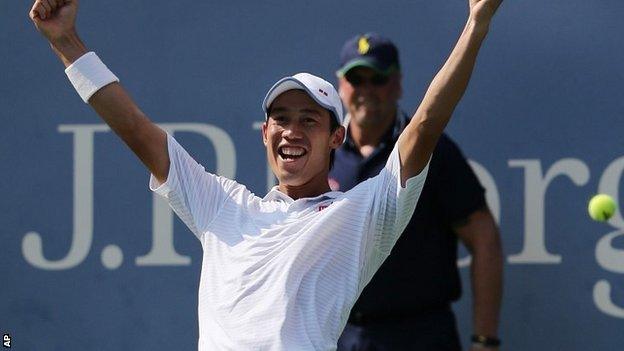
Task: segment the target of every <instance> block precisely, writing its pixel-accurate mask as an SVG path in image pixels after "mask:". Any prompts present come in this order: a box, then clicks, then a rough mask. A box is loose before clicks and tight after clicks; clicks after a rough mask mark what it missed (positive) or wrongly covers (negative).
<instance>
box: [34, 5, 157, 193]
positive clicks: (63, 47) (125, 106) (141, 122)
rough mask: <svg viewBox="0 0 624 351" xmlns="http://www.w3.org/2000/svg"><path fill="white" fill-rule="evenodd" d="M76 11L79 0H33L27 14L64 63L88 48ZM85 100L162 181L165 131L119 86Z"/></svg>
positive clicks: (69, 61)
mask: <svg viewBox="0 0 624 351" xmlns="http://www.w3.org/2000/svg"><path fill="white" fill-rule="evenodd" d="M77 11H78V0H36V1H35V3H34V5H33V7H32V9H31V10H30V14H29V15H30V18H31V19H32V21H33V22H34V23H35V27H37V30H38V31H39V32H40V33H41V34H42V35H43V36H44V37H45V38H46V39H48V41H49V42H50V46H51V47H52V49H53V50H54V52H55V53H56V54H57V55H58V57H59V58H60V59H61V61H63V63H64V64H65V67H69V66H70V65H72V64H73V63H74V62H75V61H76V60H78V59H79V58H80V57H82V56H83V55H84V54H86V53H87V52H88V50H87V48H86V46H85V45H84V44H83V43H82V41H81V40H80V37H79V36H78V33H77V31H76V27H75V22H76V21H75V20H76V13H77ZM88 101H89V104H90V105H91V107H93V109H94V110H95V111H96V112H97V114H98V115H100V117H102V119H103V120H104V122H106V124H108V125H109V126H110V128H111V129H112V130H113V131H114V132H115V133H116V134H117V135H118V136H119V137H121V139H122V140H123V141H124V142H125V143H126V144H127V145H128V146H129V147H130V149H132V151H133V152H134V153H135V154H136V155H137V156H138V157H139V159H141V162H143V164H144V165H145V166H146V167H147V168H148V169H149V170H150V172H152V174H154V176H155V177H156V179H158V180H159V181H161V182H164V181H165V180H166V179H167V172H168V171H169V155H168V153H167V135H166V133H165V132H164V131H163V130H162V129H160V128H159V127H158V126H156V125H155V124H154V123H152V122H151V121H150V120H149V119H148V118H147V116H145V114H144V113H143V112H142V111H141V110H140V109H139V107H138V106H137V105H136V104H135V103H134V101H132V99H131V98H130V96H129V95H128V93H127V92H126V91H125V90H124V89H123V88H122V86H121V85H120V84H119V83H117V82H114V83H111V84H108V85H106V86H104V87H103V88H101V89H99V90H98V91H97V92H96V93H95V94H93V95H92V96H91V97H90V98H89V100H88Z"/></svg>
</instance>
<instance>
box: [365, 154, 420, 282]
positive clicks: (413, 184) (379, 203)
mask: <svg viewBox="0 0 624 351" xmlns="http://www.w3.org/2000/svg"><path fill="white" fill-rule="evenodd" d="M428 169H429V163H427V165H426V166H425V167H424V168H423V170H422V171H421V172H420V173H419V174H418V175H416V176H413V177H411V178H409V179H408V180H407V181H406V182H405V187H403V186H401V160H400V155H399V148H398V143H397V144H396V145H395V146H394V149H393V150H392V152H391V153H390V157H389V158H388V161H387V163H386V165H385V167H384V168H383V169H382V170H381V172H380V173H379V175H377V176H376V177H374V178H371V179H369V181H370V185H369V186H370V187H369V189H370V191H371V192H372V194H371V196H373V197H374V200H373V205H372V206H373V208H372V210H371V216H372V217H371V228H370V232H369V233H368V235H367V237H366V240H367V241H368V242H367V244H366V245H365V246H366V247H367V249H366V250H365V251H366V253H365V256H366V257H365V259H364V267H363V272H362V273H363V274H362V282H363V283H364V284H366V283H368V281H369V280H370V279H371V278H372V276H373V274H375V272H376V271H377V269H378V268H379V267H380V266H381V264H382V263H383V261H384V260H385V259H386V257H388V255H389V254H390V251H391V250H392V247H393V246H394V244H395V243H396V241H397V240H398V238H399V236H400V235H401V233H402V232H403V230H404V229H405V227H406V226H407V224H408V222H409V220H410V218H411V217H412V214H413V213H414V209H415V208H416V203H417V202H418V198H419V197H420V193H421V192H422V189H423V185H424V184H425V180H426V178H427V172H428Z"/></svg>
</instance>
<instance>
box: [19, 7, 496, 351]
mask: <svg viewBox="0 0 624 351" xmlns="http://www.w3.org/2000/svg"><path fill="white" fill-rule="evenodd" d="M500 3H501V0H469V7H470V14H469V17H468V21H467V24H466V26H465V28H464V30H463V33H462V34H461V36H460V38H459V40H458V42H457V44H456V46H455V48H454V49H453V51H452V53H451V55H450V57H449V59H448V60H447V62H446V63H445V64H444V66H443V67H442V69H441V70H440V72H439V73H438V74H437V75H436V77H435V78H434V80H433V82H432V83H431V85H430V87H429V89H428V90H427V93H426V95H425V97H424V98H423V101H422V103H421V105H420V107H419V108H418V110H417V111H416V113H415V116H414V118H413V119H412V121H411V122H410V123H409V125H408V126H407V127H406V128H405V130H404V132H403V133H402V134H401V136H400V137H399V140H398V142H397V144H396V146H395V148H394V150H393V151H392V154H391V156H390V157H389V159H388V162H387V164H386V166H385V168H384V169H383V170H382V171H381V173H380V174H379V175H378V176H376V177H374V178H371V179H369V180H368V181H365V182H363V183H360V184H359V185H358V186H356V187H355V188H353V189H351V190H350V191H348V192H345V193H342V192H332V191H331V190H330V187H329V185H328V182H327V175H328V172H329V169H330V163H331V156H332V153H333V151H334V150H335V149H336V148H338V147H339V146H340V145H341V143H342V142H343V140H344V136H345V129H344V128H343V127H342V125H341V124H342V122H343V116H344V113H343V107H342V104H341V102H340V98H339V96H338V93H337V92H336V90H335V89H334V87H333V86H332V85H331V84H330V83H328V82H326V81H325V80H323V79H321V78H319V77H316V76H314V75H311V74H308V73H299V74H295V75H293V76H291V77H286V78H283V79H281V80H279V81H278V82H277V83H275V85H274V86H273V87H272V88H271V89H270V90H269V91H268V93H267V94H266V97H265V99H264V102H263V106H262V107H263V109H264V112H265V115H266V122H265V123H264V125H263V127H262V139H263V141H264V145H265V146H266V152H267V158H268V160H269V163H270V165H271V168H272V170H273V172H274V173H275V175H276V176H277V178H278V180H279V185H277V186H276V187H275V188H273V189H272V190H271V191H269V193H268V194H267V195H266V196H264V197H259V196H256V195H254V194H253V193H251V192H250V191H249V190H247V188H245V187H244V186H243V185H241V184H238V183H237V182H235V181H233V180H230V179H226V178H223V177H219V176H217V175H213V174H210V173H208V172H206V171H205V170H204V168H203V167H202V166H201V165H199V164H198V163H197V162H196V161H195V160H193V158H192V157H191V156H189V154H188V153H187V152H186V151H185V150H184V149H183V148H182V147H181V146H180V144H178V142H177V141H176V140H175V139H174V138H173V137H172V136H171V135H167V134H166V133H165V132H164V131H163V130H162V129H160V128H159V127H158V126H156V125H155V124H154V123H152V122H151V121H150V120H149V119H148V118H147V117H146V116H145V114H144V113H143V112H141V110H140V109H139V108H138V106H137V105H136V104H135V103H134V102H133V101H132V99H131V98H130V96H129V95H128V94H127V93H126V91H125V90H124V89H123V88H122V86H121V85H120V84H119V80H118V79H117V77H116V76H115V75H114V74H113V73H112V72H111V71H110V70H109V69H108V68H107V67H106V66H105V65H104V64H103V63H102V61H100V59H99V58H98V57H97V55H95V53H93V52H90V51H89V50H88V49H87V47H86V46H85V45H84V44H83V42H82V41H81V40H80V38H79V36H78V34H77V31H76V29H75V19H76V14H77V9H78V1H77V0H36V1H35V3H34V5H33V7H32V9H31V11H30V17H31V19H32V20H33V21H34V24H35V26H36V27H37V29H38V30H39V31H40V32H41V33H42V34H43V35H44V36H45V37H46V38H47V40H48V41H49V42H50V44H51V47H52V49H53V50H54V51H55V53H56V54H57V55H58V56H59V58H60V59H61V61H62V62H63V63H64V64H65V66H66V70H65V71H66V73H67V75H68V77H69V79H70V81H71V83H72V84H73V85H74V87H75V88H76V90H77V92H78V94H79V95H80V96H81V98H82V99H83V100H84V101H85V102H87V103H89V104H90V105H91V106H92V107H93V109H94V110H95V111H96V112H97V114H98V115H100V117H101V118H102V119H103V120H104V121H105V122H106V123H107V124H108V125H109V126H110V127H111V129H112V130H113V131H114V132H115V133H116V134H117V135H118V136H119V137H120V138H121V139H122V140H123V141H124V142H125V143H126V144H127V145H128V146H129V147H130V149H132V151H133V152H134V153H135V154H136V155H137V156H138V157H139V159H140V160H141V161H142V162H143V164H144V165H145V166H146V167H147V168H148V169H149V171H150V172H151V174H152V176H151V179H150V187H151V189H152V190H154V191H155V192H157V193H158V194H160V195H162V196H164V197H165V198H166V199H167V200H168V201H169V203H170V205H171V207H172V208H173V209H174V211H175V212H176V213H177V215H178V216H179V217H180V218H181V219H182V220H183V221H184V223H185V224H186V225H187V226H188V228H189V229H190V230H191V231H192V232H193V233H194V234H195V236H196V237H197V238H198V239H199V241H200V242H201V245H202V247H203V261H202V272H201V281H200V287H199V294H198V295H199V308H198V313H199V345H198V348H199V350H236V351H241V350H334V349H335V348H336V341H337V339H338V337H339V335H340V332H341V331H342V329H343V327H344V326H345V323H346V321H347V317H348V315H349V310H350V309H351V307H352V306H353V303H354V301H355V300H356V298H357V297H358V295H359V294H360V292H361V291H362V289H363V288H364V286H365V285H366V284H367V283H368V282H369V280H370V279H371V277H372V276H373V274H374V273H375V271H376V270H377V269H378V268H379V266H380V265H381V263H382V262H383V260H384V259H385V258H386V257H387V256H388V255H389V254H390V250H391V249H392V246H393V245H394V243H395V242H396V240H397V238H398V236H399V235H400V233H401V232H402V231H403V229H404V227H405V225H406V224H407V222H408V221H409V218H410V216H411V214H412V212H413V211H414V208H415V205H416V202H417V200H418V197H419V195H420V192H421V189H422V186H423V183H424V181H425V177H426V174H427V165H428V161H429V159H430V157H431V153H432V150H433V149H434V147H435V145H436V142H437V140H438V138H439V136H440V134H441V133H442V131H443V129H444V128H445V126H446V124H447V122H448V121H449V119H450V117H451V114H452V112H453V109H454V108H455V106H456V105H457V103H458V102H459V100H460V98H461V96H462V95H463V93H464V91H465V89H466V86H467V84H468V81H469V79H470V75H471V73H472V70H473V67H474V64H475V61H476V57H477V53H478V51H479V48H480V46H481V43H482V42H483V40H484V39H485V37H486V34H487V32H488V28H489V25H490V21H491V19H492V17H493V15H494V13H495V12H496V10H497V8H498V6H499V5H500Z"/></svg>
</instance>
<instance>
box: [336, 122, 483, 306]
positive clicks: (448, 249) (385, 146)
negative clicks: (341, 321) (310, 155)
mask: <svg viewBox="0 0 624 351" xmlns="http://www.w3.org/2000/svg"><path fill="white" fill-rule="evenodd" d="M408 122H409V119H408V118H407V117H405V116H400V117H398V118H397V121H396V122H395V124H394V126H393V127H392V128H390V129H389V130H388V132H387V133H386V134H385V135H384V137H383V138H382V142H381V144H380V145H379V146H378V147H377V149H375V151H374V152H373V153H372V154H371V155H370V156H369V157H367V158H364V157H362V155H361V154H360V153H359V151H358V150H357V148H356V146H355V144H354V143H353V141H352V140H351V138H350V137H349V136H347V140H346V141H345V144H344V145H343V146H342V147H341V148H340V149H338V150H337V151H336V156H335V163H334V167H333V168H332V170H331V172H330V175H329V177H330V184H331V185H332V188H333V189H334V190H340V191H347V190H349V189H351V188H352V187H354V186H355V185H356V184H358V183H359V182H362V181H364V180H366V179H368V178H370V177H374V176H376V175H377V174H378V173H379V172H380V170H381V169H382V168H383V166H384V165H385V163H386V159H387V158H388V156H389V155H390V152H391V151H392V148H393V147H394V144H395V143H396V140H397V139H398V137H399V135H400V133H401V131H402V130H403V129H404V128H405V126H406V125H407V123H408ZM336 187H337V189H335V188H336ZM484 205H485V196H484V189H483V187H482V186H481V184H480V183H479V181H478V180H477V177H476V176H475V174H474V172H473V171H472V169H471V168H470V166H469V165H468V163H467V162H466V159H465V158H464V156H463V155H462V153H461V151H460V150H459V148H458V147H457V145H455V143H454V142H453V141H452V140H451V139H450V138H449V137H448V136H447V135H445V134H443V135H442V136H441V137H440V140H439V142H438V145H437V146H436V149H435V151H434V153H433V156H432V158H431V162H430V164H429V173H428V175H427V180H426V181H425V186H424V188H423V191H422V193H421V195H420V199H419V200H418V204H417V206H416V210H415V211H414V215H413V216H412V219H411V220H410V222H409V224H408V225H407V227H406V229H405V231H404V232H403V234H402V235H401V237H400V238H399V240H398V241H397V244H396V245H395V247H394V248H393V250H392V253H391V254H390V256H389V257H388V258H387V259H386V261H385V262H384V263H383V265H382V266H381V268H380V269H379V271H378V272H377V273H376V274H375V276H374V277H373V279H372V280H371V282H370V283H369V284H368V285H367V286H366V288H364V291H363V292H362V295H361V296H360V298H359V300H358V301H357V302H356V304H355V306H354V307H353V310H352V311H351V313H352V314H353V313H360V314H365V315H367V314H370V315H403V314H406V313H418V312H420V311H427V310H430V309H432V308H438V307H440V308H443V307H446V306H448V304H449V303H450V302H452V301H454V300H457V299H458V298H459V296H460V295H461V283H460V278H459V272H458V268H457V236H456V234H455V233H454V232H453V230H452V227H453V224H456V223H459V222H461V221H462V220H464V219H465V218H466V217H468V216H469V215H470V214H471V213H473V212H474V211H476V210H478V209H480V208H482V207H483V206H484Z"/></svg>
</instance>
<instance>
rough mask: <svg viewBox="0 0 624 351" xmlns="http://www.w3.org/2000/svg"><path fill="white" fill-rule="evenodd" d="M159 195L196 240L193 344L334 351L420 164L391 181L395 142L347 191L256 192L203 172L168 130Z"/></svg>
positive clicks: (403, 217) (415, 188)
mask: <svg viewBox="0 0 624 351" xmlns="http://www.w3.org/2000/svg"><path fill="white" fill-rule="evenodd" d="M167 144H168V150H169V159H170V162H171V163H170V167H169V174H168V176H167V181H166V182H165V183H163V184H160V183H159V182H158V181H157V180H156V179H155V178H154V177H153V176H152V177H151V179H150V188H151V189H152V190H153V191H155V192H156V193H158V194H160V195H162V196H164V197H165V198H166V199H167V200H168V201H169V204H170V205H171V207H172V208H173V210H174V211H175V212H176V214H177V215H178V216H179V217H180V218H181V219H182V221H184V223H185V224H186V225H187V226H188V227H189V229H190V230H191V231H192V232H193V233H194V234H195V235H196V236H197V238H198V239H199V240H200V242H201V244H202V246H203V262H202V270H201V280H200V285H199V306H198V313H199V346H198V349H199V350H200V351H214V350H234V351H245V350H288V351H290V350H295V351H299V350H335V349H336V343H337V340H338V337H339V336H340V333H341V332H342V329H343V328H344V326H345V324H346V321H347V317H348V316H349V311H350V310H351V307H353V304H354V303H355V301H356V299H357V297H358V296H359V294H360V292H361V291H362V289H363V288H364V286H365V285H366V284H367V283H368V282H369V281H370V279H371V278H372V276H373V274H374V273H375V272H376V271H377V269H378V268H379V266H380V265H381V263H382V262H383V261H384V259H385V258H386V257H387V256H388V255H389V254H390V250H391V249H392V246H393V245H394V243H395V242H396V240H397V239H398V237H399V235H400V234H401V232H402V231H403V229H404V228H405V226H406V225H407V223H408V221H409V218H410V217H411V215H412V213H413V211H414V208H415V207H416V201H417V200H418V197H419V196H420V192H421V190H422V187H423V184H424V182H425V177H426V175H427V168H428V166H427V167H426V168H425V169H424V170H423V171H422V172H421V174H419V175H418V176H415V177H412V178H410V179H409V180H408V181H407V183H406V186H405V188H403V187H401V183H400V179H401V178H400V167H401V166H400V162H399V152H398V148H397V147H396V146H395V148H394V150H393V151H392V154H391V156H390V158H389V159H388V162H387V164H386V166H385V168H384V169H383V170H382V171H381V173H380V174H379V175H378V176H376V177H374V178H371V179H368V180H367V181H365V182H362V183H360V184H359V185H357V186H356V187H354V188H353V189H351V190H349V191H347V192H345V193H343V192H328V193H325V194H323V195H320V196H317V197H314V198H301V199H297V200H293V199H292V198H290V197H289V196H288V195H286V194H284V193H282V192H280V191H279V190H277V187H276V188H273V189H272V190H271V191H270V192H269V193H268V194H267V195H266V196H265V197H264V198H261V197H258V196H256V195H254V194H253V193H251V192H250V191H249V190H248V189H247V188H246V187H245V186H243V185H241V184H238V183H237V182H235V181H233V180H230V179H226V178H223V177H220V176H216V175H214V174H211V173H208V172H206V171H205V169H204V167H202V166H201V165H200V164H198V163H197V162H195V160H193V158H192V157H191V156H189V154H188V153H187V152H186V151H185V150H184V149H183V148H182V147H181V146H180V145H179V144H178V143H177V142H176V140H175V139H174V138H173V137H171V136H168V137H167Z"/></svg>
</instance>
